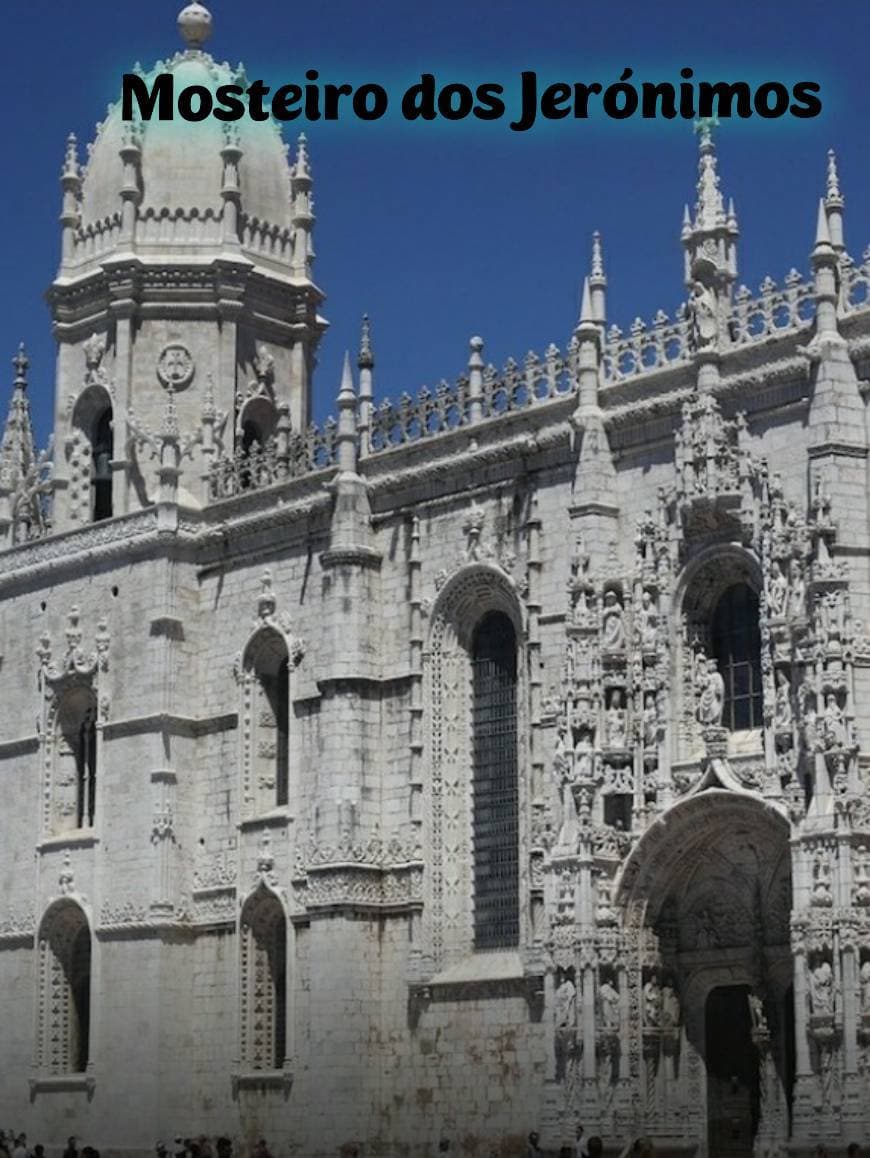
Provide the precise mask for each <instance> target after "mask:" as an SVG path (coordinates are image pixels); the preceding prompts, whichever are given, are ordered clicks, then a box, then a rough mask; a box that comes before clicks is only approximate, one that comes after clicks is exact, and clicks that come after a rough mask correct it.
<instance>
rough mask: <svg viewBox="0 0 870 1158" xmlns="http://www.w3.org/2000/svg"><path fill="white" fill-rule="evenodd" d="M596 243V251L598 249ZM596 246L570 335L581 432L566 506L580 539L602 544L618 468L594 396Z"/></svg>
mask: <svg viewBox="0 0 870 1158" xmlns="http://www.w3.org/2000/svg"><path fill="white" fill-rule="evenodd" d="M596 248H597V252H596ZM603 276H604V275H603V269H602V268H601V253H600V247H595V246H593V255H592V271H591V274H590V276H589V277H587V278H584V281H583V293H582V298H581V304H580V318H579V320H578V322H577V326H576V328H575V330H574V336H573V338H572V339H571V347H572V354H573V363H574V373H575V377H576V380H577V408H576V410H575V411H574V414H573V415H572V419H571V421H572V423H573V426H574V429H575V430H576V431H577V433H578V435H579V437H580V447H579V452H578V455H577V463H576V466H575V468H574V499H573V502H572V504H571V508H570V515H571V521H572V525H573V527H574V528H575V530H576V531H582V534H583V536H584V541H585V542H587V544H588V545H589V546H590V547H591V546H592V545H593V544H594V545H595V546H596V547H597V548H599V549H601V550H606V549H607V546H608V544H609V543H610V542H611V541H612V539H613V537H614V530H615V526H616V520H617V519H618V517H619V508H618V507H617V506H616V505H615V503H614V501H613V496H614V494H615V491H616V472H615V470H614V466H613V457H612V455H611V453H610V443H609V442H608V439H607V431H606V429H605V427H604V419H603V415H602V412H601V407H600V405H599V401H598V386H599V382H600V379H601V357H602V343H603V332H602V331H603V296H602V297H601V298H600V299H599V301H600V302H601V304H600V305H596V298H595V290H594V289H593V286H594V285H595V283H596V282H597V283H598V287H599V288H600V287H601V282H602V281H603Z"/></svg>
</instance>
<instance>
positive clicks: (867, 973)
mask: <svg viewBox="0 0 870 1158" xmlns="http://www.w3.org/2000/svg"><path fill="white" fill-rule="evenodd" d="M860 980H861V1012H862V1013H863V1015H864V1016H865V1017H870V961H865V962H864V964H863V965H862V966H861V974H860Z"/></svg>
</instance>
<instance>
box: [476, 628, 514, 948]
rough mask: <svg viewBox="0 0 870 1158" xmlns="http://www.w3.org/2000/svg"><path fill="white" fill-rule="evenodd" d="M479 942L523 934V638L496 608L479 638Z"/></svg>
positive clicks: (501, 944) (504, 944)
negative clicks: (520, 738)
mask: <svg viewBox="0 0 870 1158" xmlns="http://www.w3.org/2000/svg"><path fill="white" fill-rule="evenodd" d="M472 672H473V677H472V678H473V696H474V699H473V709H472V727H473V737H474V740H473V806H474V812H473V848H474V856H473V859H474V943H475V948H477V949H501V948H508V947H511V946H514V945H516V944H517V943H518V941H519V911H520V910H519V849H518V840H519V784H518V771H517V640H516V633H515V631H514V627H513V624H512V623H511V621H510V619H508V617H507V616H506V615H504V614H503V613H502V612H491V613H490V614H488V615H486V616H485V617H484V618H483V619H482V620H481V622H480V623H479V624H478V626H477V630H476V631H475V633H474V639H473V641H472Z"/></svg>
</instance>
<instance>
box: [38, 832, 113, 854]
mask: <svg viewBox="0 0 870 1158" xmlns="http://www.w3.org/2000/svg"><path fill="white" fill-rule="evenodd" d="M99 843H100V838H99V837H98V836H97V834H96V831H95V830H94V829H93V828H78V829H76V830H75V832H63V833H61V834H60V835H59V836H46V837H44V838H43V839H42V840H41V841H40V842H39V844H38V845H37V846H36V847H37V849H38V851H39V852H53V851H55V850H56V849H63V848H93V847H94V846H95V845H97V844H99Z"/></svg>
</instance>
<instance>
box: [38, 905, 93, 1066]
mask: <svg viewBox="0 0 870 1158" xmlns="http://www.w3.org/2000/svg"><path fill="white" fill-rule="evenodd" d="M38 953H39V982H40V986H39V1041H38V1057H39V1066H40V1068H41V1069H42V1070H43V1071H44V1072H47V1073H51V1074H67V1073H83V1072H84V1071H85V1070H86V1069H87V1066H88V1061H89V1060H90V1024H91V931H90V929H89V927H88V922H87V918H86V917H85V914H84V913H83V912H82V910H81V908H79V906H78V905H77V904H75V903H74V902H73V901H68V902H62V903H60V904H58V905H56V906H55V907H54V908H52V909H50V910H49V912H48V913H47V914H46V916H45V918H44V920H43V923H42V927H41V929H40V933H39V946H38Z"/></svg>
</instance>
